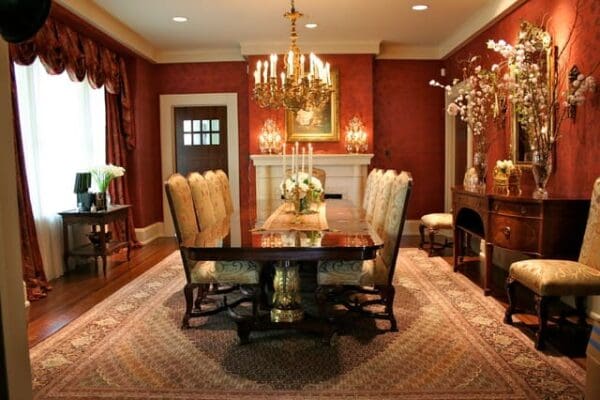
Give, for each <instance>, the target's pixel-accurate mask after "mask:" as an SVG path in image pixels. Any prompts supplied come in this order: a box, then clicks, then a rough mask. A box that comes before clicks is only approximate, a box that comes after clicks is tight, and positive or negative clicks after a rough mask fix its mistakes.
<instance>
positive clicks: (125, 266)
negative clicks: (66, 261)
mask: <svg viewBox="0 0 600 400" xmlns="http://www.w3.org/2000/svg"><path fill="white" fill-rule="evenodd" d="M419 241H420V239H419V237H418V236H405V237H404V238H402V243H401V247H418V246H419ZM175 250H177V243H176V241H175V239H174V238H160V239H157V240H155V241H153V242H151V243H149V244H147V245H145V246H143V247H141V248H139V249H133V250H132V253H131V261H130V262H127V260H126V257H125V253H124V252H122V253H119V254H117V255H114V256H112V257H109V263H108V269H107V275H106V278H104V277H103V276H102V272H101V270H100V269H99V270H98V271H97V270H96V269H95V268H94V263H93V262H90V263H89V264H82V265H78V266H77V268H75V269H72V270H71V271H69V273H68V274H66V275H65V276H63V277H61V278H59V279H57V280H55V281H53V282H52V285H53V290H52V291H51V292H50V294H49V295H48V297H47V298H45V299H42V300H39V301H35V302H32V304H31V308H30V313H29V327H28V339H29V346H30V347H32V346H34V345H35V344H37V343H39V342H41V341H42V340H44V339H45V338H47V337H49V336H50V335H52V334H53V333H55V332H57V331H58V330H59V329H61V328H62V327H64V326H65V325H67V324H68V323H69V322H71V321H72V320H74V319H75V318H77V317H79V316H80V315H82V314H83V313H85V312H86V311H87V310H89V309H90V308H92V307H93V306H94V305H96V304H97V303H99V302H101V301H102V300H104V299H105V298H107V297H108V296H110V295H111V294H112V293H114V292H115V291H117V290H118V289H119V288H121V287H122V286H124V285H126V284H127V283H129V282H130V281H132V280H133V279H135V278H136V277H138V276H139V275H141V274H142V273H144V272H145V271H146V270H148V269H150V268H151V267H152V266H154V265H156V264H157V263H158V262H159V261H160V260H162V259H163V258H165V257H166V256H168V255H169V254H171V253H172V252H173V251H175ZM439 255H441V256H442V257H443V258H444V259H445V260H446V261H447V262H448V263H450V264H452V249H451V248H446V249H444V250H443V251H442V252H441V254H439ZM468 260H469V262H467V263H466V264H465V265H464V266H463V267H462V268H461V273H464V274H465V275H466V276H467V277H469V279H471V280H472V281H473V282H475V283H477V284H478V285H480V286H481V281H480V278H481V277H482V276H483V274H482V271H483V265H482V263H480V262H479V259H478V258H476V257H473V258H471V259H468ZM505 278H506V271H504V270H503V269H502V268H495V269H494V276H493V290H492V296H493V297H494V298H495V299H496V300H497V301H498V302H500V303H501V304H502V305H503V306H506V294H505V291H504V280H505ZM482 293H483V292H482ZM517 294H518V302H519V304H520V305H525V306H526V307H528V308H527V309H529V310H533V301H532V297H531V295H530V294H529V293H527V292H526V291H524V290H523V291H519V292H518V293H517ZM531 312H532V314H519V318H520V319H521V320H522V321H523V322H524V324H525V325H523V324H520V325H515V326H517V327H518V328H519V329H521V330H523V332H525V333H526V334H527V335H529V336H530V337H533V330H532V329H533V327H534V326H535V324H537V318H536V317H535V316H534V315H533V311H531ZM586 337H587V336H586V332H581V329H579V330H574V329H571V328H569V327H566V328H561V329H560V330H559V329H556V327H555V329H553V330H551V335H550V338H549V339H550V342H551V343H552V345H554V347H556V348H557V349H558V350H559V351H560V352H562V353H563V354H565V355H567V356H569V357H570V358H572V359H573V360H575V361H576V362H577V363H578V364H580V365H582V366H583V367H584V368H585V346H586V340H587V339H586ZM532 340H533V339H532Z"/></svg>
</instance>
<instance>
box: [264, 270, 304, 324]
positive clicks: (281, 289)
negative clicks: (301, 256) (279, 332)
mask: <svg viewBox="0 0 600 400" xmlns="http://www.w3.org/2000/svg"><path fill="white" fill-rule="evenodd" d="M273 289H274V290H275V293H273V308H272V309H271V321H273V322H297V321H300V320H302V319H303V318H304V310H303V309H302V306H301V305H300V302H301V301H302V299H301V296H300V273H299V266H298V265H297V264H294V265H292V263H291V262H290V261H289V260H286V261H279V262H278V263H277V265H276V266H275V278H274V279H273Z"/></svg>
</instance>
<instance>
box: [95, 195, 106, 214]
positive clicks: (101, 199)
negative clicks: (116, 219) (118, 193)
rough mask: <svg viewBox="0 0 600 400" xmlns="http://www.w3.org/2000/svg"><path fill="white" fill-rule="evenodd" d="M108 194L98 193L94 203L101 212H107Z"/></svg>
mask: <svg viewBox="0 0 600 400" xmlns="http://www.w3.org/2000/svg"><path fill="white" fill-rule="evenodd" d="M106 200H107V199H106V192H98V193H96V199H95V201H94V204H95V205H96V210H97V211H100V210H106V208H107V206H108V204H107V201H106Z"/></svg>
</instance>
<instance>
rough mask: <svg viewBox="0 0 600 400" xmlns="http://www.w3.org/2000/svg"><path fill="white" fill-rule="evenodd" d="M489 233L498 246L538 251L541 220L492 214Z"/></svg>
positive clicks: (524, 250)
mask: <svg viewBox="0 0 600 400" xmlns="http://www.w3.org/2000/svg"><path fill="white" fill-rule="evenodd" d="M490 222H491V224H490V229H489V235H490V236H491V241H492V242H493V243H494V244H495V245H496V246H500V247H504V248H507V249H510V250H516V251H523V252H533V253H537V252H539V248H538V247H539V246H538V243H539V237H540V229H541V220H539V219H531V218H520V217H511V216H504V215H497V214H492V216H491V221H490Z"/></svg>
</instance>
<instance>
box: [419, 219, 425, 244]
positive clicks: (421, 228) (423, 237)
mask: <svg viewBox="0 0 600 400" xmlns="http://www.w3.org/2000/svg"><path fill="white" fill-rule="evenodd" d="M419 234H420V235H421V243H420V244H419V248H420V249H422V248H423V246H425V225H423V224H419Z"/></svg>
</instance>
